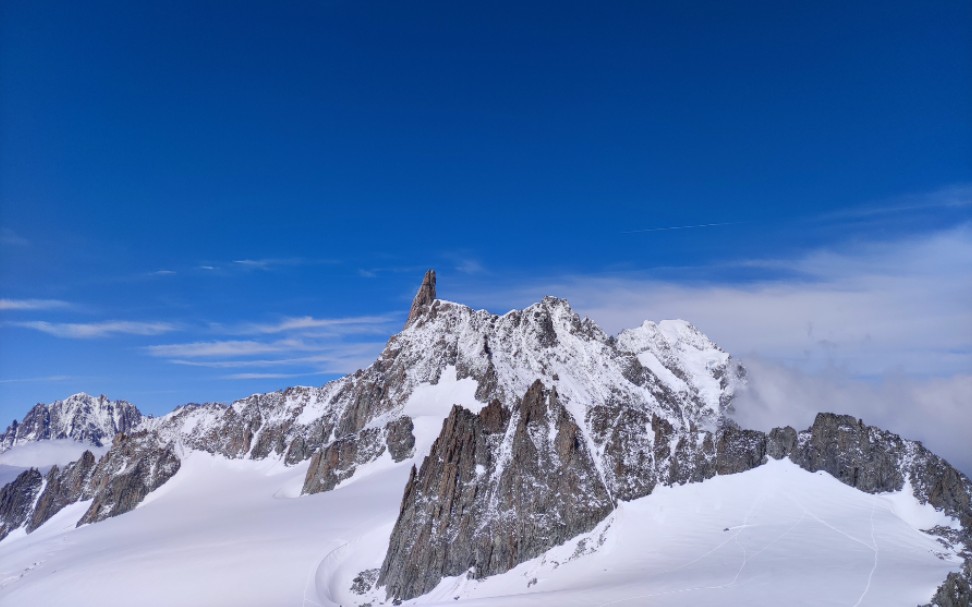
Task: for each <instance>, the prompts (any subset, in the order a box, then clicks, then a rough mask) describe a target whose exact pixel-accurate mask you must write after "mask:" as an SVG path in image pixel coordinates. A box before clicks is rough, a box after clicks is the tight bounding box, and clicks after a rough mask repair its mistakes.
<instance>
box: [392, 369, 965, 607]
mask: <svg viewBox="0 0 972 607" xmlns="http://www.w3.org/2000/svg"><path fill="white" fill-rule="evenodd" d="M541 394H544V395H545V396H544V397H541V396H540V395H541ZM544 398H546V400H544ZM540 403H546V404H545V405H543V406H541V404H540ZM608 413H613V414H614V415H616V416H617V419H618V421H615V422H612V423H610V424H607V423H605V420H606V419H608V418H611V417H612V416H611V415H608ZM588 417H589V422H590V424H591V428H592V431H593V434H594V436H595V438H596V441H597V443H598V444H601V445H603V446H604V452H603V455H602V459H601V462H602V464H603V467H602V469H601V470H599V469H598V466H597V463H596V461H597V460H596V458H595V457H592V456H591V455H590V451H589V450H587V449H586V448H585V446H584V443H583V439H582V436H581V433H580V432H579V430H580V428H579V427H578V426H577V425H576V424H575V423H573V418H572V417H570V415H569V414H568V413H567V412H566V409H564V408H563V407H562V406H561V405H560V404H559V402H558V399H557V393H556V391H550V392H546V391H544V389H543V387H542V385H541V384H540V383H539V382H537V383H535V384H534V386H532V387H531V388H530V390H529V391H528V392H527V395H526V396H525V397H524V398H523V399H522V401H521V402H520V404H519V405H518V407H517V408H515V409H514V411H513V412H512V413H511V412H510V411H508V410H507V409H506V408H505V407H503V406H502V405H500V404H499V402H498V401H494V402H493V403H491V404H490V405H489V406H487V407H486V408H484V409H483V410H482V411H481V412H480V413H479V414H478V415H476V414H473V413H471V412H469V411H466V410H465V409H462V408H460V407H454V408H453V410H452V413H451V414H450V416H449V418H448V419H447V420H446V421H445V423H444V424H443V429H442V433H441V434H440V436H439V438H438V439H437V440H436V442H435V445H434V446H433V449H432V452H431V453H430V455H429V456H428V457H427V458H426V459H425V461H424V462H423V464H422V467H421V469H420V470H418V471H416V470H415V469H414V468H413V470H412V474H411V476H410V478H409V481H408V483H407V485H406V488H405V494H404V497H403V500H402V506H401V511H400V515H399V518H398V521H397V523H396V525H395V529H394V531H393V533H392V537H391V540H390V542H389V548H388V552H387V553H386V556H385V560H384V563H383V565H382V568H381V575H380V577H379V580H378V583H379V585H385V586H386V592H387V595H388V597H389V598H393V599H408V598H412V597H415V596H418V595H420V594H423V593H425V592H428V591H429V590H431V589H432V588H434V587H435V586H436V585H437V584H438V582H439V581H440V580H441V579H442V578H443V577H446V576H454V575H460V574H463V573H467V572H468V574H469V575H470V576H472V577H483V576H486V575H492V574H495V573H500V572H503V571H507V570H509V569H511V568H512V567H514V566H515V565H517V564H519V563H522V562H524V561H526V560H529V559H530V558H533V557H535V556H537V555H539V554H541V553H542V552H544V551H545V550H547V549H549V548H552V547H554V546H556V545H558V544H560V543H562V542H563V541H566V540H567V539H569V538H570V537H572V535H571V534H573V535H577V534H580V533H582V532H584V531H587V530H589V529H591V528H593V526H594V525H595V524H596V523H597V522H598V521H600V520H601V519H603V518H604V517H605V516H607V514H608V513H609V512H610V511H611V510H612V509H613V504H614V499H616V498H619V499H634V498H636V497H641V496H644V495H647V494H649V493H651V491H652V490H653V489H654V487H655V486H657V484H664V485H672V484H682V483H688V482H700V481H703V480H705V479H708V478H711V477H713V476H717V475H725V474H736V473H740V472H745V471H747V470H751V469H753V468H755V467H757V466H760V465H762V464H763V463H765V462H766V461H767V460H768V458H769V457H772V458H775V459H779V458H782V457H788V458H789V459H791V460H792V461H793V462H794V463H796V464H797V465H799V466H800V467H802V468H804V469H805V470H807V471H810V472H816V471H825V472H827V473H828V474H830V475H832V476H834V477H835V478H837V479H838V480H840V481H841V482H843V483H845V484H847V485H850V486H852V487H855V488H857V489H859V490H862V491H866V492H869V493H880V492H886V491H898V490H901V489H902V487H904V485H905V482H906V480H907V481H908V482H909V483H910V486H911V488H912V491H913V492H914V495H915V497H916V498H917V499H918V500H919V501H920V502H922V503H929V504H931V505H933V506H934V507H936V508H938V509H940V510H942V511H944V512H945V513H946V514H948V515H950V516H954V517H956V518H958V519H959V521H960V522H961V523H962V528H963V531H961V532H958V533H955V532H954V530H942V532H945V531H948V532H949V533H953V534H954V535H955V537H950V541H951V543H953V544H955V543H958V544H964V545H965V546H966V551H965V552H964V554H966V555H972V552H970V551H972V533H970V532H969V530H970V529H972V506H970V503H972V482H970V481H969V479H968V478H966V477H965V476H964V475H962V474H961V473H960V472H958V471H957V470H955V469H954V468H953V467H951V466H950V465H948V463H947V462H945V461H944V460H942V459H941V458H939V457H937V456H935V455H934V454H932V453H930V452H929V451H927V450H926V449H925V448H924V447H922V446H921V444H920V443H915V442H912V441H906V440H903V439H901V437H899V436H898V435H896V434H894V433H891V432H886V431H883V430H880V429H878V428H875V427H872V426H867V425H865V424H864V423H863V422H862V421H861V420H858V419H856V418H853V417H849V416H842V415H835V414H830V413H823V414H820V415H818V416H817V418H816V420H815V421H814V423H813V425H812V426H811V427H810V428H809V429H807V430H805V431H802V432H797V431H796V430H794V429H793V428H789V427H786V428H776V429H774V430H772V431H770V432H768V433H763V432H758V431H755V430H745V429H742V428H740V427H739V426H738V425H736V424H735V423H733V422H732V421H731V420H728V419H723V421H722V422H721V423H720V424H719V425H718V427H717V428H715V429H713V430H702V429H698V428H691V427H690V428H688V429H681V430H680V429H678V428H676V427H675V426H674V425H673V424H672V423H671V422H670V421H669V420H668V419H666V418H664V417H660V416H658V415H653V416H651V418H650V419H649V418H648V417H647V415H646V414H645V413H644V412H642V411H639V410H637V409H624V408H622V409H621V413H620V414H618V411H617V410H614V411H611V410H610V408H594V409H591V410H590V413H589V416H588ZM552 420H557V421H555V422H553V421H552ZM553 437H556V438H553ZM531 445H532V447H531ZM550 445H554V447H553V448H552V449H551V448H550ZM572 449H576V451H572ZM504 458H505V460H504ZM504 461H505V462H515V464H510V465H509V466H506V465H505V464H503V462H504ZM565 462H571V463H570V464H569V465H566V466H565ZM544 471H546V473H545V474H546V476H545V477H544V476H542V475H543V474H544ZM552 479H556V480H552ZM566 479H571V480H569V481H568V480H566ZM602 480H603V482H602ZM518 483H519V484H518ZM564 483H566V484H564ZM511 486H513V487H520V488H521V489H522V488H523V487H526V486H529V487H531V488H532V489H531V493H530V497H529V498H528V499H526V500H518V499H514V498H512V497H511V496H512V495H519V494H516V492H515V491H512V492H511V490H510V487H511ZM612 489H614V490H615V491H616V493H615V494H614V496H613V497H612V496H611V490H612ZM559 508H564V509H565V510H566V512H565V511H562V510H560V509H559ZM518 521H527V523H525V524H518V523H517V522H518ZM552 521H556V522H557V524H555V525H553V526H552V527H550V525H551V522H552ZM536 525H539V527H540V528H539V529H538V528H537V527H536ZM545 525H547V527H545ZM487 529H488V530H489V531H488V532H486V531H484V530H487ZM968 562H970V561H968V560H967V563H968ZM968 584H969V578H968V576H967V575H966V574H965V573H962V574H953V575H951V576H949V578H948V580H947V581H946V583H945V584H944V585H943V586H942V588H941V589H940V590H939V592H938V594H937V595H936V601H938V602H936V603H934V604H935V605H948V606H951V605H963V607H964V606H966V605H967V603H962V602H961V601H962V600H965V599H964V597H966V594H963V593H965V592H966V588H968ZM949 601H951V602H949ZM956 601H959V602H956Z"/></svg>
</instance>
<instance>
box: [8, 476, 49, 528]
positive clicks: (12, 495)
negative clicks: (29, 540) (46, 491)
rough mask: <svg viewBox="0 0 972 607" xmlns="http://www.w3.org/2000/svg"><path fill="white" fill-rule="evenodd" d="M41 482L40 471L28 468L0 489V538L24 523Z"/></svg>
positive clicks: (42, 478)
mask: <svg viewBox="0 0 972 607" xmlns="http://www.w3.org/2000/svg"><path fill="white" fill-rule="evenodd" d="M43 484H44V477H43V476H41V473H40V472H38V471H37V470H36V469H34V468H30V469H29V470H24V471H23V472H21V473H20V474H19V475H18V476H17V478H15V479H14V480H13V481H11V482H9V483H7V484H6V485H4V486H3V488H2V489H0V540H2V539H3V538H5V537H7V536H8V535H9V534H10V532H11V531H13V530H14V529H17V528H19V527H22V526H23V525H24V523H25V522H26V521H27V519H28V518H29V517H30V513H31V509H32V508H33V506H34V501H35V500H36V499H37V494H38V493H39V492H40V490H41V486H42V485H43Z"/></svg>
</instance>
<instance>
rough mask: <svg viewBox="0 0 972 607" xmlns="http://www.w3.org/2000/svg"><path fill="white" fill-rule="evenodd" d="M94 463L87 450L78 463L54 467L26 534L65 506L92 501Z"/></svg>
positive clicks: (47, 478)
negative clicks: (91, 485) (61, 467)
mask: <svg viewBox="0 0 972 607" xmlns="http://www.w3.org/2000/svg"><path fill="white" fill-rule="evenodd" d="M95 464H96V462H95V457H94V455H93V454H92V453H91V452H90V451H85V452H84V453H83V454H82V455H81V457H80V458H79V459H78V460H77V461H75V462H71V463H70V464H68V465H67V466H64V468H63V469H60V468H58V467H57V466H54V467H52V468H51V469H50V471H48V473H47V477H46V480H47V483H46V484H45V485H44V492H43V493H41V495H40V498H39V499H38V500H37V505H36V506H35V507H34V511H33V513H32V514H31V516H30V521H29V522H28V523H27V531H28V532H31V531H33V530H35V529H37V528H38V527H40V526H41V525H43V524H44V523H46V522H47V521H48V520H49V519H50V518H51V517H52V516H54V515H55V514H57V513H58V512H60V511H61V510H62V509H63V508H64V507H65V506H68V505H70V504H73V503H75V502H78V501H82V500H85V499H90V497H91V494H92V492H91V487H90V484H91V477H92V476H93V474H94V471H95Z"/></svg>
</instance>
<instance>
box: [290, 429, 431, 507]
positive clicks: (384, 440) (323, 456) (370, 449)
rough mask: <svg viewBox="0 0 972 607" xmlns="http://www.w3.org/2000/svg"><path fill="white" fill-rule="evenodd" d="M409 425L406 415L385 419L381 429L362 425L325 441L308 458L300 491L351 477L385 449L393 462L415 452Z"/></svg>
mask: <svg viewBox="0 0 972 607" xmlns="http://www.w3.org/2000/svg"><path fill="white" fill-rule="evenodd" d="M412 430H413V424H412V420H411V418H409V417H400V418H398V419H396V420H394V421H391V422H388V423H387V424H386V425H385V427H384V428H366V429H364V430H362V431H360V432H357V433H355V434H353V435H350V436H347V437H344V438H341V439H338V440H336V441H333V442H331V443H329V444H328V445H327V446H326V447H324V448H323V449H321V450H320V451H318V452H317V453H315V454H314V455H313V457H311V461H310V466H309V467H308V468H307V475H306V476H305V477H304V488H303V490H302V493H320V492H322V491H330V490H331V489H334V488H335V487H337V486H338V485H339V484H340V483H341V481H343V480H345V479H348V478H351V476H352V475H354V472H355V470H357V467H358V466H360V465H362V464H366V463H368V462H371V461H374V460H376V459H378V458H379V457H381V455H382V454H384V453H385V451H386V450H387V451H388V453H389V455H391V458H392V460H393V461H396V462H400V461H402V460H405V459H407V458H409V457H411V456H412V455H414V452H415V436H414V434H412Z"/></svg>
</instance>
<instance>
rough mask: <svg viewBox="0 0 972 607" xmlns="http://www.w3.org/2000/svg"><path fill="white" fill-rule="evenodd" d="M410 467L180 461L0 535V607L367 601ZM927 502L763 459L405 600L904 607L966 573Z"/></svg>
mask: <svg viewBox="0 0 972 607" xmlns="http://www.w3.org/2000/svg"><path fill="white" fill-rule="evenodd" d="M376 463H377V462H376ZM410 464H411V462H402V463H399V464H391V463H390V460H389V462H388V463H387V464H386V465H385V466H383V469H380V470H375V471H373V473H371V474H366V475H363V476H362V477H360V478H356V482H353V483H348V484H344V485H342V486H341V487H339V488H338V489H336V490H334V491H331V492H327V493H322V494H317V495H313V496H304V497H299V498H298V497H296V496H297V494H298V492H299V490H300V485H301V482H302V480H303V475H304V472H305V469H306V465H301V466H296V467H292V468H287V467H284V466H282V465H281V464H280V463H279V462H274V461H268V460H264V461H262V462H254V461H248V460H227V459H225V458H221V457H218V456H212V455H209V454H205V453H199V452H195V453H190V454H189V455H188V456H187V457H186V459H185V461H184V462H183V469H182V470H181V471H180V473H179V474H178V475H177V476H176V477H175V478H173V479H172V481H170V482H169V483H167V484H166V485H164V486H163V487H162V488H161V489H159V490H158V491H156V492H154V493H153V494H152V495H151V496H150V498H149V499H148V500H146V502H145V503H143V504H142V505H140V506H139V507H138V508H137V509H136V510H135V511H133V512H131V513H129V514H126V515H124V516H121V517H116V518H112V519H109V520H107V521H104V522H101V523H98V524H95V525H86V526H84V527H81V528H78V529H76V528H74V521H76V520H77V518H78V516H80V514H81V512H82V511H83V510H84V509H85V508H87V506H88V504H87V503H79V504H74V505H72V506H70V507H68V508H67V509H65V510H64V511H62V512H61V513H59V514H58V515H57V516H55V517H54V518H53V519H51V520H50V521H49V522H48V523H46V524H45V525H44V526H42V527H41V528H40V529H38V530H37V531H35V532H34V533H32V534H30V535H24V534H22V533H18V534H15V535H12V536H11V537H10V538H8V539H7V540H5V541H4V542H3V543H0V604H4V605H8V604H9V605H67V604H70V605H75V606H86V605H91V606H92V607H112V606H114V605H119V606H121V605H132V604H138V605H145V606H152V605H182V606H187V607H191V606H222V605H226V606H230V605H234V606H238V607H247V606H253V607H258V606H261V607H262V606H265V605H294V606H304V607H312V606H321V607H332V606H335V605H345V606H348V605H358V604H361V603H364V602H365V601H366V599H369V598H372V597H363V596H359V595H354V594H352V593H351V592H350V590H349V589H350V586H351V582H352V579H353V578H354V576H355V575H357V573H359V572H360V571H363V570H365V569H370V568H374V567H378V566H380V564H381V560H382V558H383V556H384V551H385V548H386V546H387V541H388V537H389V534H390V533H391V529H392V526H393V524H394V521H395V518H396V516H397V514H398V503H399V499H400V497H401V492H402V488H403V486H404V483H405V480H406V478H407V474H408V468H409V466H410ZM903 504H907V505H908V509H909V510H908V511H909V512H911V513H912V514H911V515H909V516H907V517H905V518H902V517H901V516H900V515H899V511H900V509H901V507H902V505H903ZM929 510H931V509H930V508H929V507H927V506H920V505H918V504H917V503H915V502H914V498H912V497H911V496H910V495H905V494H903V493H899V494H888V495H868V494H865V493H862V492H859V491H856V490H854V489H852V488H850V487H847V486H845V485H842V484H841V483H839V482H838V481H837V480H835V479H833V478H831V477H829V476H827V475H824V474H819V473H818V474H812V473H809V472H806V471H804V470H802V469H800V468H798V467H797V466H795V465H793V464H791V463H789V462H788V461H779V462H770V463H769V464H767V465H765V466H763V467H761V468H757V469H754V470H751V471H749V472H746V473H743V474H738V475H733V476H724V477H717V478H714V479H711V480H709V481H706V482H704V483H700V484H694V485H684V486H677V487H667V488H659V489H658V490H656V491H655V493H653V494H652V495H649V496H647V497H644V498H641V499H638V500H635V501H633V502H628V503H622V504H621V506H620V508H619V509H618V510H617V511H616V512H615V513H614V514H612V515H611V516H610V517H609V518H608V519H607V520H606V521H604V522H603V523H602V524H601V525H600V526H598V528H596V529H595V530H594V531H592V532H591V533H589V534H586V535H585V536H582V537H580V538H575V539H574V540H571V541H569V542H567V543H566V544H564V545H562V546H559V547H557V548H554V549H552V550H550V551H549V552H548V553H546V554H545V555H543V556H542V557H539V558H537V559H534V560H532V561H529V562H527V563H523V564H522V565H520V566H518V567H516V568H515V569H513V570H511V571H509V572H507V573H505V574H502V575H498V576H494V577H491V578H488V579H486V580H483V581H478V582H477V581H473V580H469V579H466V577H465V576H460V577H457V578H450V579H447V580H444V581H443V582H442V583H441V584H440V585H439V586H438V587H437V588H436V589H435V590H434V591H433V592H432V593H430V594H429V595H426V596H424V597H420V598H418V599H415V600H412V601H407V602H406V604H407V605H436V604H441V605H456V604H459V605H478V606H482V607H491V606H499V605H537V606H551V607H552V606H558V607H559V606H565V605H566V606H570V605H578V606H580V605H585V606H587V605H604V606H607V605H645V604H651V605H663V606H664V605H672V606H675V605H685V604H692V605H694V606H697V607H698V606H701V607H706V606H710V605H711V606H717V605H718V606H722V605H731V604H753V605H760V604H788V605H808V606H809V605H822V604H833V605H847V606H852V605H858V606H864V605H875V606H878V605H880V606H894V605H902V606H905V605H907V606H909V607H910V606H912V605H915V604H918V603H919V602H922V601H925V600H927V599H928V598H929V597H930V596H931V594H932V593H933V592H934V589H935V587H936V586H937V585H938V584H939V583H940V582H941V580H942V579H944V577H945V575H946V574H947V572H948V571H950V570H955V569H957V568H958V563H959V560H958V558H957V557H956V556H955V555H954V554H950V553H946V552H945V551H943V549H942V548H941V547H940V546H939V545H938V544H937V543H936V541H935V540H934V539H933V538H931V537H930V536H928V535H925V534H923V533H921V532H920V531H919V530H918V529H917V528H916V527H915V525H914V523H915V522H916V521H920V522H922V523H928V522H933V521H939V522H940V521H941V520H942V516H941V515H940V514H939V513H935V512H934V511H931V512H929ZM454 597H459V600H458V601H457V600H455V598H454ZM374 598H377V599H378V602H375V603H374V604H375V605H378V604H381V601H383V600H384V596H383V595H381V594H380V591H379V594H378V595H377V596H376V597H374ZM385 604H390V602H386V603H385Z"/></svg>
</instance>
